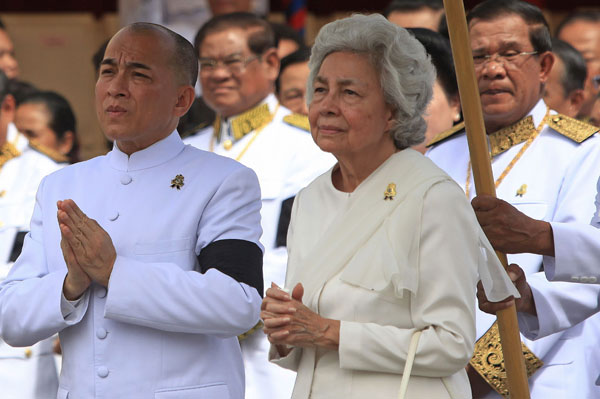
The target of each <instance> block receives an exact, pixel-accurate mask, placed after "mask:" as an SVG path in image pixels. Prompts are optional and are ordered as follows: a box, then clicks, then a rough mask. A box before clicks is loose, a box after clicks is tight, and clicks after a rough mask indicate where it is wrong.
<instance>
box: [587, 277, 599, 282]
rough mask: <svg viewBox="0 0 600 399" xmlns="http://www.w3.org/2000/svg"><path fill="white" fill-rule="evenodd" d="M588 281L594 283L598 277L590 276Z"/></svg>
mask: <svg viewBox="0 0 600 399" xmlns="http://www.w3.org/2000/svg"><path fill="white" fill-rule="evenodd" d="M588 281H589V282H590V283H592V284H594V283H596V281H598V279H597V278H596V277H594V276H591V277H590V278H589V279H588Z"/></svg>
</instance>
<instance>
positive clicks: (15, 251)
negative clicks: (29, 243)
mask: <svg viewBox="0 0 600 399" xmlns="http://www.w3.org/2000/svg"><path fill="white" fill-rule="evenodd" d="M26 235H27V232H26V231H19V232H18V233H17V235H16V237H15V242H14V243H13V246H12V250H11V251H10V258H9V261H10V262H14V261H16V260H17V258H18V257H19V255H21V251H22V250H23V243H24V242H25V236H26Z"/></svg>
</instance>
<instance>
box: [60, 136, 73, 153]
mask: <svg viewBox="0 0 600 399" xmlns="http://www.w3.org/2000/svg"><path fill="white" fill-rule="evenodd" d="M74 144H75V133H73V132H72V131H70V130H68V131H66V132H65V134H64V135H63V136H62V138H61V139H60V140H59V142H58V152H60V153H61V154H63V155H67V154H68V153H69V152H70V151H71V149H72V148H73V145H74Z"/></svg>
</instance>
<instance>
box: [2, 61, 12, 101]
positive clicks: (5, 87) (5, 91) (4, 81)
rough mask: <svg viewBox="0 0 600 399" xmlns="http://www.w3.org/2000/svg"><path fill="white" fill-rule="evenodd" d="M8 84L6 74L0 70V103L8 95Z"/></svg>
mask: <svg viewBox="0 0 600 399" xmlns="http://www.w3.org/2000/svg"><path fill="white" fill-rule="evenodd" d="M8 82H9V79H8V78H7V77H6V74H5V73H4V71H3V70H2V69H0V103H2V101H4V97H6V95H7V94H10V92H9V85H8Z"/></svg>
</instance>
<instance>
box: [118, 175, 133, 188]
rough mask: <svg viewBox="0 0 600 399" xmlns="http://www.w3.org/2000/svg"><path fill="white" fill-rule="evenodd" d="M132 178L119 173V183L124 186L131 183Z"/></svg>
mask: <svg viewBox="0 0 600 399" xmlns="http://www.w3.org/2000/svg"><path fill="white" fill-rule="evenodd" d="M132 180H133V179H132V178H131V176H129V175H121V184H122V185H124V186H126V185H128V184H129V183H131V181H132Z"/></svg>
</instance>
